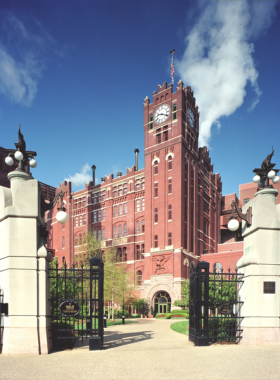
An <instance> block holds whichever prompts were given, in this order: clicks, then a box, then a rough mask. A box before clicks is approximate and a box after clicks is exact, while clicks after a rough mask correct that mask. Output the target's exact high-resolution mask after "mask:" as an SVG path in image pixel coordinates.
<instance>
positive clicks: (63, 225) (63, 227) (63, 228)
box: [62, 223, 65, 231]
mask: <svg viewBox="0 0 280 380" xmlns="http://www.w3.org/2000/svg"><path fill="white" fill-rule="evenodd" d="M64 230H65V223H63V224H62V231H64Z"/></svg>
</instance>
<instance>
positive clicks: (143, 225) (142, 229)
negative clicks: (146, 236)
mask: <svg viewBox="0 0 280 380" xmlns="http://www.w3.org/2000/svg"><path fill="white" fill-rule="evenodd" d="M141 225H142V228H141V232H142V233H144V232H145V220H144V219H143V220H142V223H141Z"/></svg>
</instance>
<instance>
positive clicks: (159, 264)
mask: <svg viewBox="0 0 280 380" xmlns="http://www.w3.org/2000/svg"><path fill="white" fill-rule="evenodd" d="M169 259H170V256H164V255H160V256H156V257H153V258H152V261H153V262H154V263H155V265H156V270H155V274H165V273H166V272H167V268H166V266H165V264H166V263H167V261H168V260H169Z"/></svg>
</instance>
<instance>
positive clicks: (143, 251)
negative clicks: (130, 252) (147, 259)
mask: <svg viewBox="0 0 280 380" xmlns="http://www.w3.org/2000/svg"><path fill="white" fill-rule="evenodd" d="M141 253H145V244H141Z"/></svg>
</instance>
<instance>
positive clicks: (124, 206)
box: [123, 203, 127, 215]
mask: <svg viewBox="0 0 280 380" xmlns="http://www.w3.org/2000/svg"><path fill="white" fill-rule="evenodd" d="M123 213H124V215H126V214H127V203H125V204H124V205H123Z"/></svg>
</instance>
